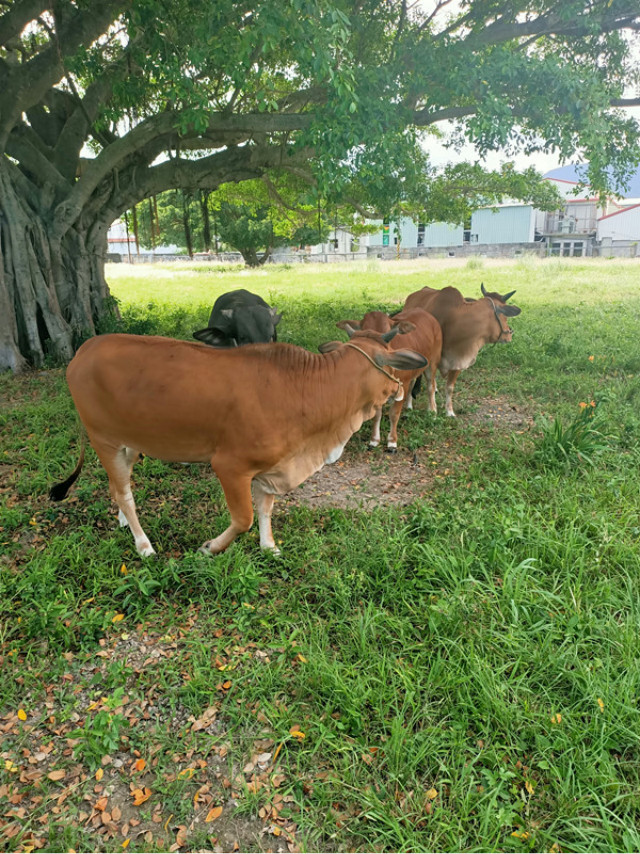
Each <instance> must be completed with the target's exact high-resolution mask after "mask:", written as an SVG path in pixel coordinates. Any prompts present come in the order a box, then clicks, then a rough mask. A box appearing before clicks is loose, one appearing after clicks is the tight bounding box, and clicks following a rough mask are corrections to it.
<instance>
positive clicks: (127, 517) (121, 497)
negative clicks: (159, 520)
mask: <svg viewBox="0 0 640 854" xmlns="http://www.w3.org/2000/svg"><path fill="white" fill-rule="evenodd" d="M91 444H92V445H93V448H94V450H95V452H96V454H97V455H98V459H99V460H100V462H101V463H102V465H103V466H104V469H105V471H106V473H107V476H108V478H109V491H110V492H111V497H112V498H113V500H114V501H115V502H116V504H117V505H118V511H119V512H118V520H119V522H120V525H128V526H129V528H130V529H131V533H132V534H133V538H134V540H135V544H136V550H137V552H138V554H139V555H141V556H142V557H147V556H148V555H152V554H155V549H154V548H153V546H152V545H151V543H150V542H149V538H148V537H147V535H146V534H145V532H144V531H143V530H142V526H141V525H140V522H139V521H138V514H137V513H136V505H135V503H134V500H133V495H132V494H131V469H132V468H133V464H134V463H135V461H136V460H137V459H138V456H139V454H138V452H137V451H134V450H132V449H131V448H114V447H112V446H110V445H102V444H100V443H99V442H95V441H92V442H91Z"/></svg>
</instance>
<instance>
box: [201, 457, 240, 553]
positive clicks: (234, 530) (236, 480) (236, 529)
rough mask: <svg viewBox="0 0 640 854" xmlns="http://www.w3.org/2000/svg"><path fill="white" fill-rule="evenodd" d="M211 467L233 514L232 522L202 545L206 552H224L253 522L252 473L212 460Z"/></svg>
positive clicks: (202, 550) (203, 550) (202, 549)
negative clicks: (226, 467)
mask: <svg viewBox="0 0 640 854" xmlns="http://www.w3.org/2000/svg"><path fill="white" fill-rule="evenodd" d="M211 467H212V469H213V470H214V472H215V473H216V475H217V476H218V480H219V481H220V485H221V486H222V489H223V491H224V497H225V498H226V499H227V507H228V508H229V513H230V514H231V524H230V525H229V527H228V528H227V529H226V531H223V532H222V533H221V534H220V535H219V536H218V537H215V539H213V540H207V542H206V543H203V544H202V546H201V547H200V551H201V552H204V553H205V554H218V552H223V551H224V550H225V549H226V548H227V547H228V546H230V545H231V543H232V542H233V541H234V540H235V538H236V537H237V536H238V534H242V533H244V532H245V531H248V530H249V528H250V527H251V525H252V523H253V504H252V503H251V475H250V474H249V475H248V474H246V473H243V474H241V475H239V474H237V472H233V471H226V470H224V469H223V468H221V467H218V466H216V461H215V459H213V460H212V461H211Z"/></svg>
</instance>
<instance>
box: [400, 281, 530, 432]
mask: <svg viewBox="0 0 640 854" xmlns="http://www.w3.org/2000/svg"><path fill="white" fill-rule="evenodd" d="M480 289H481V291H482V299H479V300H470V299H465V297H463V296H462V294H461V293H460V291H459V290H457V288H451V287H448V288H443V289H442V290H441V291H438V290H435V289H434V288H422V290H419V291H416V292H415V293H413V294H409V296H408V297H407V299H406V301H405V304H404V307H405V310H406V309H409V308H423V309H425V311H428V312H429V313H430V314H432V315H433V316H434V317H435V318H436V320H437V321H438V323H439V324H440V326H441V328H442V359H441V361H440V373H441V374H442V376H443V377H445V379H446V383H447V386H446V392H445V408H446V413H447V415H449V416H451V417H454V416H455V412H454V411H453V390H454V388H455V384H456V380H457V379H458V376H459V375H460V372H461V371H464V370H466V369H467V368H470V367H471V365H473V364H474V362H475V360H476V358H477V356H478V353H479V352H480V350H481V349H482V348H483V347H484V345H485V344H497V343H498V341H511V338H512V336H513V330H512V329H511V328H510V327H509V324H508V323H507V321H506V320H505V321H503V319H502V318H507V317H515V316H516V315H518V314H520V311H521V309H519V308H518V306H517V305H506V304H505V303H506V302H507V300H508V299H510V297H512V296H513V295H514V293H515V291H510V292H509V293H508V294H504V295H502V294H498V293H494V292H487V291H486V290H485V287H484V285H480Z"/></svg>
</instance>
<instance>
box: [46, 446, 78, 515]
mask: <svg viewBox="0 0 640 854" xmlns="http://www.w3.org/2000/svg"><path fill="white" fill-rule="evenodd" d="M85 445H86V439H85V438H84V437H83V439H82V446H81V448H80V459H79V460H78V465H77V466H76V467H75V469H74V470H73V471H72V472H71V474H70V475H69V477H68V478H67V479H66V480H63V481H62V482H61V483H56V484H55V485H54V486H52V487H51V489H50V490H49V498H50V499H51V501H62V499H63V498H66V497H67V492H69V489H70V488H71V486H72V485H73V484H74V483H75V482H76V480H77V479H78V475H79V474H80V472H81V471H82V466H83V465H84V449H85Z"/></svg>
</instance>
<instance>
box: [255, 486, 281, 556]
mask: <svg viewBox="0 0 640 854" xmlns="http://www.w3.org/2000/svg"><path fill="white" fill-rule="evenodd" d="M252 488H253V497H254V499H255V502H256V511H257V513H258V526H259V528H260V548H261V549H268V550H269V551H271V552H273V554H274V555H279V554H280V549H279V548H278V547H277V545H276V541H275V540H274V539H273V531H272V530H271V513H272V511H273V502H274V500H275V495H274V494H273V493H272V492H265V490H264V488H263V486H262V484H261V483H259V482H258V481H257V480H254V481H253V484H252Z"/></svg>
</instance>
